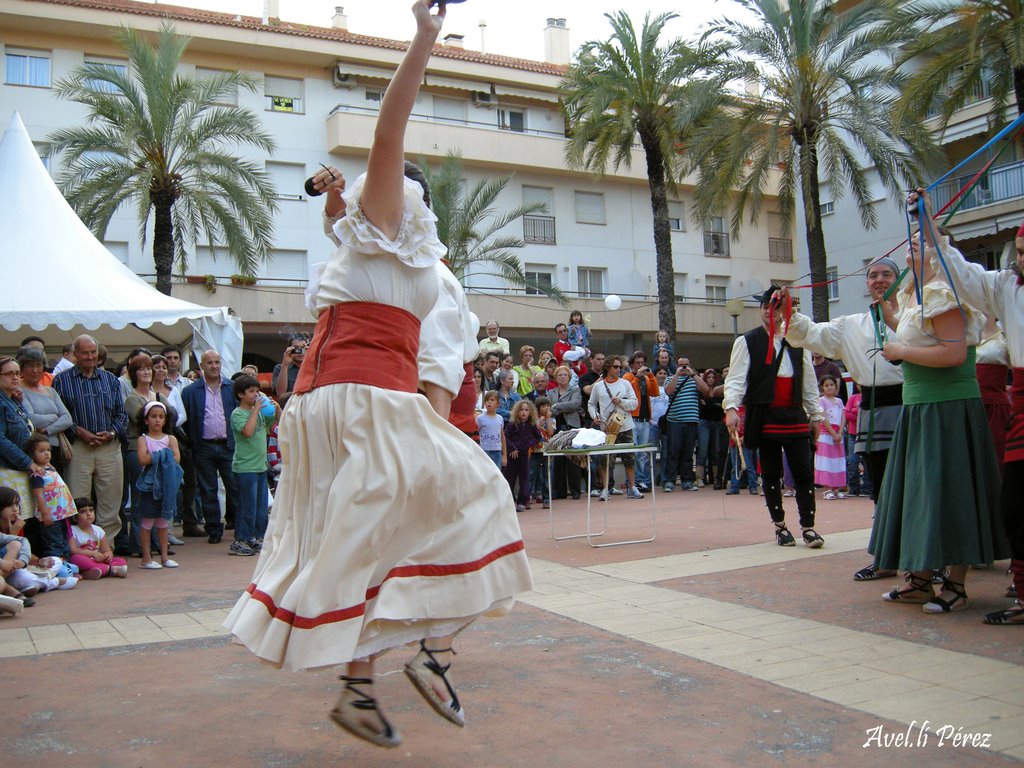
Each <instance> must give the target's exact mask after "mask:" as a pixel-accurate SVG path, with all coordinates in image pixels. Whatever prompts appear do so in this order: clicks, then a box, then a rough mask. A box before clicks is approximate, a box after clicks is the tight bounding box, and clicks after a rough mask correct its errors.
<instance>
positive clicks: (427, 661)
mask: <svg viewBox="0 0 1024 768" xmlns="http://www.w3.org/2000/svg"><path fill="white" fill-rule="evenodd" d="M435 653H451V654H453V655H454V653H455V651H453V650H452V649H451V648H434V649H430V648H427V646H426V645H425V644H424V642H423V641H422V640H420V652H419V653H417V654H416V655H415V656H413V658H412V661H409V662H407V663H406V665H405V675H406V677H408V678H409V681H410V682H411V683H412V684H413V685H414V686H415V687H416V690H417V691H419V692H420V695H421V696H422V697H423V698H424V699H426V700H427V703H428V704H429V705H430V706H431V707H433V708H434V711H435V712H437V714H439V715H440V716H441V717H443V718H444V719H445V720H449V721H451V722H453V723H455V724H456V725H457V726H459V727H460V728H461V727H463V726H465V725H466V715H465V713H464V712H463V711H462V705H461V704H460V703H459V697H458V695H457V694H456V693H455V689H454V688H453V687H452V684H451V683H450V682H449V681H448V677H447V675H446V673H447V672H448V670H449V669H450V668H451V666H452V665H451V664H450V663H449V664H445V665H443V666H442V665H441V664H439V663H438V661H437V659H436V658H435V657H434V654H435ZM435 676H436V677H440V678H441V681H442V682H443V683H444V687H445V688H447V689H448V695H449V696H451V699H450V700H448V701H445V700H444V699H442V698H441V697H440V696H438V695H437V691H435V690H434V685H433V679H434V677H435Z"/></svg>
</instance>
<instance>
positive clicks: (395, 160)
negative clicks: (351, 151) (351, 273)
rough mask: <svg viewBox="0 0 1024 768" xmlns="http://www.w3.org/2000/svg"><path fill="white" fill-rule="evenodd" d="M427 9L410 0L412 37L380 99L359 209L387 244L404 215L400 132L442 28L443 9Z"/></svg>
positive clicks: (425, 2) (427, 4) (425, 1)
mask: <svg viewBox="0 0 1024 768" xmlns="http://www.w3.org/2000/svg"><path fill="white" fill-rule="evenodd" d="M431 5H432V2H431V0H416V2H415V3H414V4H413V6H412V12H413V15H414V16H415V17H416V36H415V37H414V38H413V39H412V42H411V43H410V44H409V49H408V50H407V51H406V52H405V57H404V58H403V59H402V63H401V64H399V65H398V71H397V72H395V76H394V78H392V80H391V84H390V85H389V86H388V90H387V92H386V93H385V94H384V100H383V102H381V105H380V114H379V115H378V117H377V128H376V130H375V131H374V135H373V146H372V147H371V148H370V158H369V160H368V161H367V164H366V165H367V168H366V181H365V185H364V187H363V194H362V197H361V199H360V205H361V207H362V209H363V213H364V214H365V215H366V218H367V219H368V220H369V221H370V222H371V223H373V224H374V225H375V226H376V227H377V228H378V229H379V230H380V231H381V232H382V233H383V234H384V236H385V237H387V238H388V239H389V240H394V239H395V237H397V235H398V230H399V227H400V226H401V223H402V214H403V212H404V199H403V194H402V190H403V185H404V183H405V182H404V178H405V167H404V163H405V127H406V124H407V123H408V122H409V115H410V113H411V112H412V108H413V105H414V104H415V103H416V94H417V92H418V91H419V88H420V83H422V82H423V75H424V73H425V72H426V69H427V61H428V60H429V59H430V53H431V51H432V50H433V47H434V41H435V40H437V35H438V33H439V32H440V31H441V24H442V23H443V22H444V15H445V6H444V5H443V4H442V5H440V6H439V7H438V10H437V13H431Z"/></svg>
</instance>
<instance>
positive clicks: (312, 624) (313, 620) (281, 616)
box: [245, 540, 525, 629]
mask: <svg viewBox="0 0 1024 768" xmlns="http://www.w3.org/2000/svg"><path fill="white" fill-rule="evenodd" d="M524 549H525V547H524V545H523V542H522V540H520V541H515V542H512V543H511V544H506V545H505V546H503V547H499V548H498V549H496V550H494V551H493V552H490V553H488V554H486V555H484V556H483V557H481V558H479V559H478V560H473V561H472V562H468V563H452V564H449V565H399V566H396V567H394V568H392V569H391V570H390V571H388V574H387V576H385V577H384V580H383V581H382V582H381V583H380V584H377V585H376V586H373V587H370V588H369V589H367V590H366V600H365V601H364V602H362V603H359V604H357V605H353V606H349V607H348V608H340V609H338V610H335V611H328V612H327V613H321V614H320V615H319V616H299V615H297V614H296V613H295V612H294V611H289V610H286V609H284V608H280V607H278V606H277V605H276V604H275V603H274V599H273V598H272V597H271V596H270V595H268V594H267V593H266V592H263V591H261V590H259V589H257V588H256V585H255V584H250V585H249V586H248V587H246V589H245V591H246V592H248V593H249V594H250V595H252V597H253V599H254V600H257V601H259V602H260V603H262V604H263V605H264V607H266V609H267V611H268V612H269V613H270V615H271V616H272V617H273V618H275V619H277V620H278V621H283V622H284V623H285V624H290V625H292V626H293V627H295V628H296V629H315V628H316V627H320V626H323V625H324V624H336V623H338V622H340V621H348V620H349V619H354V618H356V617H357V616H362V615H363V614H364V613H365V612H366V603H368V602H369V601H370V600H373V599H374V598H376V597H377V595H378V594H379V593H380V590H381V587H382V586H384V582H386V581H388V580H390V579H408V578H413V577H416V576H455V575H459V574H464V573H473V572H474V571H480V570H483V568H485V567H486V566H488V565H490V564H491V563H493V562H494V561H496V560H499V559H501V558H503V557H506V556H508V555H511V554H514V553H516V552H521V551H523V550H524Z"/></svg>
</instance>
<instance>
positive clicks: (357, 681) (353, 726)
mask: <svg viewBox="0 0 1024 768" xmlns="http://www.w3.org/2000/svg"><path fill="white" fill-rule="evenodd" d="M339 679H340V680H341V681H342V682H344V683H345V687H344V688H343V689H342V690H341V695H340V696H339V697H338V704H337V706H336V707H335V708H334V709H332V710H331V712H330V717H331V720H333V721H334V722H335V724H337V725H338V726H339V727H340V728H344V729H345V730H346V731H348V732H349V733H351V734H352V735H353V736H355V737H356V738H359V739H363V740H364V741H368V742H370V743H371V744H376V745H377V746H378V747H397V746H398V745H399V744H401V743H402V737H401V736H399V735H398V731H396V730H395V729H394V728H393V727H392V725H391V723H389V722H388V721H387V718H385V717H384V715H383V713H382V712H381V711H380V708H379V707H378V706H377V700H376V699H375V698H373V697H372V696H368V695H366V694H365V693H364V692H363V691H360V690H359V689H357V688H356V686H358V685H362V686H365V685H373V679H372V678H369V677H349V676H348V675H342V676H341V677H340V678H339ZM361 712H373V713H374V714H376V715H377V717H378V718H379V720H380V724H381V725H382V726H383V728H382V730H379V731H376V730H374V729H373V728H371V727H370V726H368V725H366V723H364V722H363V721H362V720H360V719H359V715H360V713H361Z"/></svg>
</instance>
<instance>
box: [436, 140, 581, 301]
mask: <svg viewBox="0 0 1024 768" xmlns="http://www.w3.org/2000/svg"><path fill="white" fill-rule="evenodd" d="M421 165H422V166H423V169H424V174H425V175H426V176H427V180H428V182H429V184H430V199H431V208H432V210H433V211H434V214H435V215H436V216H437V236H438V238H439V239H440V240H441V242H442V243H444V244H445V246H447V248H448V255H447V257H446V260H447V262H448V267H449V268H450V269H451V271H452V273H453V274H454V275H455V277H457V278H458V279H459V281H460V282H464V281H465V279H466V275H467V274H468V273H469V272H472V273H473V274H480V275H491V276H495V277H501V278H503V279H504V280H505V281H506V282H507V283H508V284H509V285H511V286H512V287H515V288H527V289H531V290H534V291H537V292H539V293H542V294H545V295H546V296H548V297H550V298H552V299H554V300H555V301H557V302H558V303H560V304H562V305H563V306H564V305H566V304H567V302H566V299H565V295H564V294H563V292H562V291H561V290H559V289H558V288H556V287H555V286H551V285H541V284H539V283H537V282H536V281H535V280H530V279H528V278H527V277H526V274H525V272H524V271H523V265H522V262H520V260H519V257H518V256H516V255H515V253H513V249H516V248H522V247H523V246H524V245H525V243H524V242H523V239H522V238H520V237H515V236H513V235H497V234H496V233H497V232H499V231H500V230H502V229H504V228H505V227H506V226H508V225H509V224H511V223H512V222H514V221H515V220H516V219H518V218H520V217H522V216H527V215H529V214H531V213H544V212H546V206H545V205H544V204H543V203H530V204H527V205H520V206H518V207H516V208H513V209H512V210H509V211H501V212H496V211H495V209H494V203H495V201H496V200H497V198H498V196H499V195H500V194H501V193H502V191H503V190H504V189H505V187H506V186H507V185H508V182H509V181H510V180H511V177H509V176H506V177H504V178H500V179H483V180H481V181H478V182H477V183H476V184H474V185H472V186H467V185H466V182H465V180H464V179H463V177H462V156H461V154H459V153H458V152H449V153H448V154H447V155H446V156H445V159H444V162H443V163H442V164H441V166H440V168H439V169H438V170H436V171H431V170H430V168H429V167H428V166H427V165H426V163H421Z"/></svg>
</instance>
